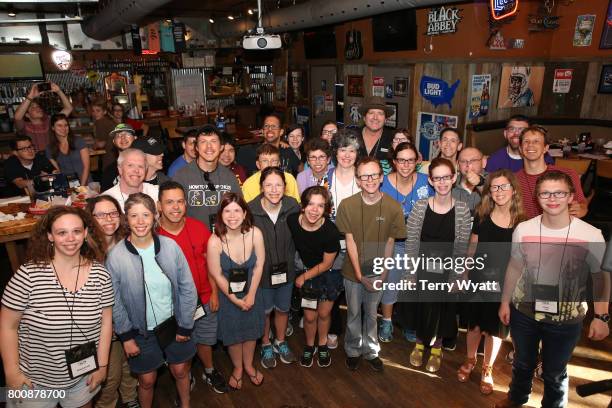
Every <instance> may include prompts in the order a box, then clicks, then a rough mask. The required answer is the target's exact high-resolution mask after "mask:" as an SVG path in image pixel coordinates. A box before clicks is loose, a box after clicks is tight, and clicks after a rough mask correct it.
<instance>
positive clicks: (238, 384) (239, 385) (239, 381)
mask: <svg viewBox="0 0 612 408" xmlns="http://www.w3.org/2000/svg"><path fill="white" fill-rule="evenodd" d="M232 380H234V382H235V383H236V385H235V386H234V385H232ZM227 385H228V387H229V389H230V390H232V391H238V390H240V389H242V378H236V377H234V374H232V375H230V379H229V381H228V382H227Z"/></svg>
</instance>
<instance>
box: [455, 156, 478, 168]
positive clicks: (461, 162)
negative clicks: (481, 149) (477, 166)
mask: <svg viewBox="0 0 612 408" xmlns="http://www.w3.org/2000/svg"><path fill="white" fill-rule="evenodd" d="M479 161H482V157H481V158H479V159H470V160H465V159H462V160H457V162H458V163H459V164H461V165H462V166H465V165H468V166H469V165H470V164H474V163H478V162H479Z"/></svg>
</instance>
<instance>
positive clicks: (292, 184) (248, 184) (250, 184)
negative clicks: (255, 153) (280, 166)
mask: <svg viewBox="0 0 612 408" xmlns="http://www.w3.org/2000/svg"><path fill="white" fill-rule="evenodd" d="M260 177H261V171H258V172H257V173H253V175H252V176H251V177H249V178H248V179H246V180H245V181H244V183H243V184H242V195H243V196H244V200H245V201H246V202H247V203H248V202H249V201H251V200H253V199H254V198H256V197H257V196H258V195H259V194H260V193H261V189H260V187H259V178H260ZM285 195H286V196H288V197H293V198H295V199H296V200H297V202H298V203H299V202H300V193H299V191H298V186H297V182H296V181H295V177H293V176H292V175H291V173H287V172H285Z"/></svg>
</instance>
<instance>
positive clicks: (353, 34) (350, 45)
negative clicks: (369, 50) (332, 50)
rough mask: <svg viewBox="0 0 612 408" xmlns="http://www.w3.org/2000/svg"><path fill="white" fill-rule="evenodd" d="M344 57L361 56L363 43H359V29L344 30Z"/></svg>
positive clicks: (357, 57) (359, 57) (348, 58)
mask: <svg viewBox="0 0 612 408" xmlns="http://www.w3.org/2000/svg"><path fill="white" fill-rule="evenodd" d="M344 57H345V58H346V59H347V60H356V59H361V58H362V57H363V45H362V44H361V31H358V30H355V29H350V30H348V31H347V32H346V44H345V46H344Z"/></svg>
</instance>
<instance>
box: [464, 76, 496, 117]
mask: <svg viewBox="0 0 612 408" xmlns="http://www.w3.org/2000/svg"><path fill="white" fill-rule="evenodd" d="M490 92H491V75H489V74H485V75H472V96H471V97H470V115H469V117H470V119H475V118H479V117H482V116H485V115H486V114H487V113H489V105H490V98H491V97H490Z"/></svg>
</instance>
